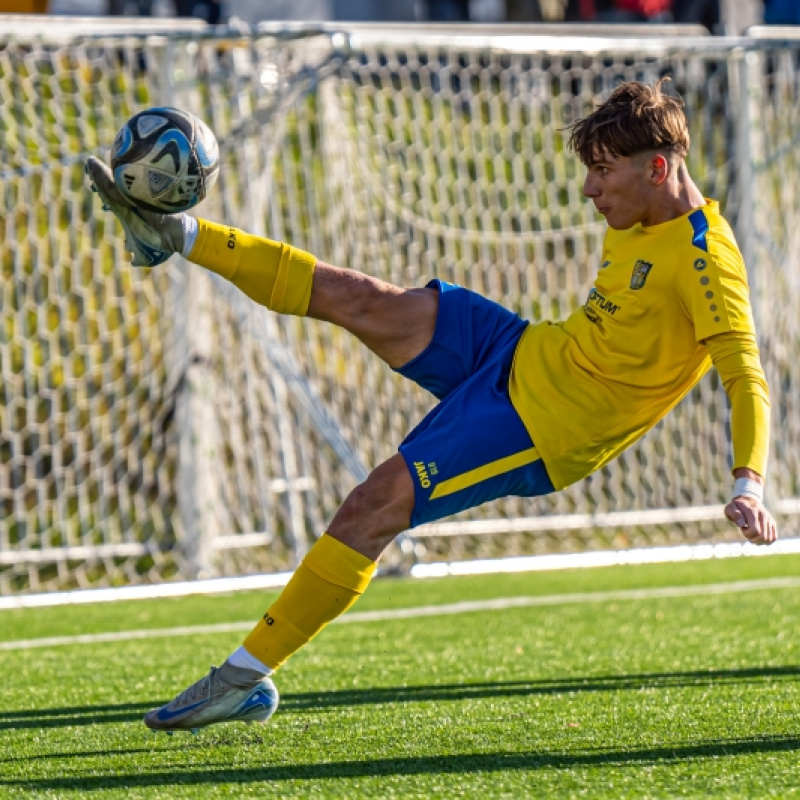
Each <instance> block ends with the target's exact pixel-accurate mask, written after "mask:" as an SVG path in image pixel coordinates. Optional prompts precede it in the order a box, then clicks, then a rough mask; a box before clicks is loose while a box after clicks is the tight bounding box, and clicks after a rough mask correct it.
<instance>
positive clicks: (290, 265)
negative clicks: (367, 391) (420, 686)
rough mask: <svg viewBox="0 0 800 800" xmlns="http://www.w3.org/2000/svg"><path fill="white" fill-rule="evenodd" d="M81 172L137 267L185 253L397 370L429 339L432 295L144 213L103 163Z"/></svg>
mask: <svg viewBox="0 0 800 800" xmlns="http://www.w3.org/2000/svg"><path fill="white" fill-rule="evenodd" d="M86 171H87V173H88V174H89V176H90V178H91V181H92V188H94V189H95V190H96V191H97V192H98V193H99V194H100V196H101V198H102V200H103V202H104V204H105V207H106V208H107V209H108V210H110V211H112V212H113V213H114V214H115V215H116V217H117V219H118V220H119V221H120V223H121V224H122V227H123V230H124V233H125V245H126V248H127V249H128V250H129V251H130V252H131V253H132V254H133V264H134V265H136V266H149V267H153V266H157V265H159V264H162V263H163V262H164V261H166V260H167V259H169V258H170V257H171V256H172V255H173V253H176V252H179V253H183V255H184V256H186V257H187V258H189V260H191V261H193V262H195V263H196V264H199V265H200V266H202V267H205V268H206V269H209V270H211V271H212V272H216V273H217V274H219V275H221V276H222V277H224V278H226V279H227V280H229V281H231V282H232V283H233V284H234V285H235V286H236V287H237V288H239V289H240V290H241V291H242V292H244V293H245V294H246V295H247V296H248V297H250V298H252V299H253V300H255V301H256V302H257V303H260V304H261V305H263V306H266V307H267V308H269V309H271V310H273V311H276V312H279V313H283V314H296V315H300V316H303V315H308V316H310V317H313V318H315V319H320V320H325V321H328V322H332V323H334V324H336V325H340V326H341V327H343V328H345V329H346V330H348V331H350V332H351V333H353V334H354V335H355V336H357V337H358V338H359V339H361V341H362V342H364V344H365V345H366V346H367V347H369V348H370V349H371V350H372V351H373V352H374V353H376V354H377V355H378V356H379V357H380V358H382V359H383V360H384V361H386V362H387V363H388V364H389V365H390V366H392V367H394V368H397V367H401V366H403V365H404V364H406V363H408V362H409V361H411V360H412V359H413V358H414V357H415V356H416V355H418V354H419V353H421V352H422V351H423V350H424V349H425V347H427V345H428V343H429V342H430V341H431V338H432V337H433V332H434V327H435V324H436V314H437V308H438V293H437V292H436V290H434V289H401V288H398V287H397V286H393V285H392V284H390V283H387V282H386V281H381V280H378V279H377V278H373V277H371V276H369V275H365V274H363V273H361V272H357V271H355V270H348V269H341V268H339V267H334V266H331V265H329V264H324V263H322V262H319V261H317V259H316V258H315V257H314V256H312V255H311V254H309V253H305V252H303V251H302V250H298V249H297V248H295V247H292V246H290V245H288V244H284V243H281V242H275V241H272V240H270V239H264V238H262V237H258V236H253V235H251V234H248V233H246V232H245V231H241V230H239V229H237V228H232V227H230V226H227V225H217V224H215V223H211V222H208V221H207V220H198V221H195V220H194V219H192V218H191V217H189V216H188V215H186V214H172V215H164V214H154V213H151V212H148V211H142V210H141V209H138V208H135V207H133V206H131V204H130V203H128V202H127V200H125V198H123V197H122V195H121V194H120V193H119V191H118V190H117V188H116V186H115V185H114V179H113V176H112V175H111V171H110V170H109V168H108V167H107V166H106V165H105V164H104V163H103V162H101V161H99V160H98V159H96V158H94V157H90V158H89V159H88V160H87V162H86Z"/></svg>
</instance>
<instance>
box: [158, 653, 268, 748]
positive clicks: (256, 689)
mask: <svg viewBox="0 0 800 800" xmlns="http://www.w3.org/2000/svg"><path fill="white" fill-rule="evenodd" d="M277 707H278V690H277V689H276V688H275V684H274V683H273V682H272V681H271V680H270V679H269V678H268V677H266V676H263V675H261V673H259V672H254V671H253V670H250V669H242V668H241V667H234V666H232V665H231V664H228V663H227V662H226V663H225V664H223V665H222V666H221V667H219V668H217V667H211V671H210V672H209V673H208V675H206V676H205V677H204V678H201V679H200V680H199V681H197V682H196V683H193V684H192V685H191V686H190V687H189V688H188V689H186V690H185V691H183V692H181V693H180V694H179V695H178V696H177V697H176V698H175V699H174V700H171V701H170V702H169V703H167V704H166V705H163V706H161V708H154V709H153V710H152V711H149V712H148V713H147V714H146V715H145V718H144V724H145V725H147V727H148V728H150V729H151V730H153V731H166V732H167V733H172V731H176V730H181V731H192V732H193V733H194V732H196V731H197V730H198V729H199V728H204V727H206V726H207V725H213V724H215V723H217V722H236V721H240V722H260V723H262V724H263V723H265V722H266V721H267V720H268V719H269V718H270V717H271V716H272V715H273V713H274V712H275V709H276V708H277Z"/></svg>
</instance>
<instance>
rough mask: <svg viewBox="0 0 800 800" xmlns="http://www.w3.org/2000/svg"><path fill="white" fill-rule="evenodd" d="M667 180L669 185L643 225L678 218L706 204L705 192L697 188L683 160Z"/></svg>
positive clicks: (657, 223) (665, 187) (656, 223)
mask: <svg viewBox="0 0 800 800" xmlns="http://www.w3.org/2000/svg"><path fill="white" fill-rule="evenodd" d="M667 181H668V185H667V186H663V187H662V188H663V189H664V191H663V193H660V194H659V198H658V202H657V203H655V205H654V206H653V208H652V209H651V211H650V214H648V216H647V219H646V221H642V225H644V226H645V227H647V226H649V225H659V224H661V223H662V222H669V221H670V220H672V219H677V218H678V217H682V216H683V215H684V214H688V213H689V212H690V211H691V210H692V209H695V208H700V207H702V206H704V205H705V204H706V199H705V197H703V193H702V192H701V191H700V190H699V189H698V188H697V185H696V184H695V182H694V181H693V180H692V178H691V176H690V175H689V170H688V169H686V164H684V163H683V161H681V163H680V164H679V166H678V167H677V169H676V170H675V171H674V172H673V173H672V174H671V175H670V176H669V177H668V178H667Z"/></svg>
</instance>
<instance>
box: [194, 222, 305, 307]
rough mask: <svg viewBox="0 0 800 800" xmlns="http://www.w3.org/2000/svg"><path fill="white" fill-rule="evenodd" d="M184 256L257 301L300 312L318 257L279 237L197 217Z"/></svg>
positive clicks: (264, 304) (303, 305)
mask: <svg viewBox="0 0 800 800" xmlns="http://www.w3.org/2000/svg"><path fill="white" fill-rule="evenodd" d="M189 260H190V261H193V262H194V263H195V264H199V265H200V266H201V267H205V268H206V269H210V270H211V271H212V272H216V273H217V274H218V275H222V277H223V278H227V279H228V280H229V281H230V282H231V283H232V284H233V285H234V286H236V287H237V288H239V289H241V290H242V291H243V292H244V293H245V294H246V295H247V296H248V297H251V298H252V299H253V300H255V301H256V302H257V303H260V304H261V305H262V306H266V307H267V308H270V309H272V310H273V311H278V312H280V313H282V314H296V315H298V316H303V315H304V314H305V313H306V311H308V302H309V300H310V299H311V284H312V282H313V280H314V267H315V266H316V263H317V259H316V258H315V257H314V256H312V255H311V254H310V253H306V252H304V251H303V250H298V249H297V248H296V247H292V246H291V245H288V244H284V243H282V242H273V241H272V240H271V239H264V238H262V237H260V236H253V235H252V234H250V233H245V232H244V231H241V230H239V229H238V228H231V227H229V226H227V225H218V224H217V223H215V222H209V221H208V220H204V219H198V220H197V239H196V240H195V243H194V247H192V251H191V253H190V254H189Z"/></svg>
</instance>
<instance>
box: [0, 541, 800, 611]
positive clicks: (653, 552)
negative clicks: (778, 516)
mask: <svg viewBox="0 0 800 800" xmlns="http://www.w3.org/2000/svg"><path fill="white" fill-rule="evenodd" d="M790 554H800V538H797V539H781V540H780V541H778V542H775V544H773V545H770V546H769V547H757V546H756V545H754V544H750V542H736V543H725V542H722V543H719V544H691V545H673V546H671V547H640V548H633V549H631V550H594V551H589V552H585V553H563V554H554V555H541V556H518V557H510V558H493V559H483V560H480V559H479V560H474V561H454V562H451V563H448V562H437V563H433V564H415V565H414V566H413V567H412V568H411V577H412V578H439V577H444V576H446V575H499V574H502V573H507V572H548V571H551V570H562V569H586V568H597V567H610V566H623V565H630V564H667V563H678V562H682V561H706V560H708V559H713V558H738V557H740V556H771V555H774V556H778V555H790ZM0 555H2V554H0ZM0 560H2V559H0ZM291 577H292V573H291V572H279V573H272V574H266V575H244V576H241V577H233V578H207V579H204V580H194V581H175V582H167V583H158V584H149V585H143V586H117V587H114V588H108V589H75V590H71V591H66V592H42V593H40V594H21V595H10V596H3V597H0V611H4V610H8V609H17V608H45V607H52V606H63V605H76V604H82V603H116V602H119V601H122V600H153V599H156V598H160V597H187V596H188V595H196V594H221V593H225V592H239V591H247V590H249V591H254V590H261V589H280V588H282V587H283V586H285V585H286V584H287V583H288V581H289V578H291Z"/></svg>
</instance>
